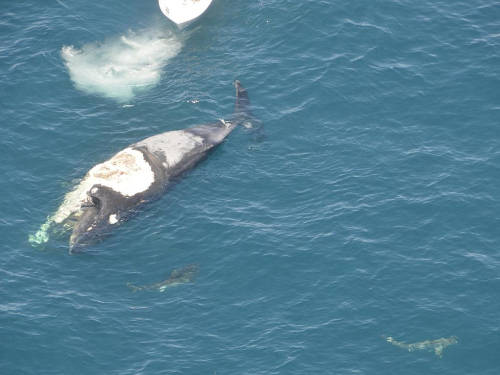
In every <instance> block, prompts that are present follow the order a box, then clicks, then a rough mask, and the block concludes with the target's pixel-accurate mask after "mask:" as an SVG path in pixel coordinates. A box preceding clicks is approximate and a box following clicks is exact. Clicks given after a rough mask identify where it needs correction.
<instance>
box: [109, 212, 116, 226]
mask: <svg viewBox="0 0 500 375" xmlns="http://www.w3.org/2000/svg"><path fill="white" fill-rule="evenodd" d="M108 221H109V223H110V224H111V225H113V224H116V223H118V215H117V214H112V215H109V218H108Z"/></svg>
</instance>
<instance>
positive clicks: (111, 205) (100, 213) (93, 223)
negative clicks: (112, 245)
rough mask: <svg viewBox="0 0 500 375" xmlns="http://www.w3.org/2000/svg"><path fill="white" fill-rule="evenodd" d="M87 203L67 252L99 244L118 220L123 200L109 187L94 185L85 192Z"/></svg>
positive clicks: (74, 229) (72, 252) (72, 234)
mask: <svg viewBox="0 0 500 375" xmlns="http://www.w3.org/2000/svg"><path fill="white" fill-rule="evenodd" d="M87 196H88V199H87V202H85V203H84V204H83V205H82V214H81V215H80V217H79V218H78V221H77V222H76V224H75V226H74V228H73V232H72V233H71V237H70V240H69V252H70V254H74V253H77V252H80V251H82V250H83V249H84V248H85V247H86V246H89V245H93V244H95V243H97V242H99V241H100V240H101V239H102V238H103V237H105V236H106V235H107V234H109V232H110V231H111V229H112V227H113V226H116V224H117V223H118V222H119V220H120V212H119V211H120V206H121V203H122V202H121V201H123V199H125V198H124V197H123V196H121V195H120V194H119V193H117V192H115V191H113V190H112V189H110V188H109V187H106V186H102V185H94V186H92V188H91V189H90V190H89V191H88V192H87Z"/></svg>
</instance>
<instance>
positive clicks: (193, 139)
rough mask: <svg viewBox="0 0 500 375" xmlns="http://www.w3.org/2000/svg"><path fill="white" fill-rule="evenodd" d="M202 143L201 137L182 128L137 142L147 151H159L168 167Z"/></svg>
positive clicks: (175, 163) (173, 165)
mask: <svg viewBox="0 0 500 375" xmlns="http://www.w3.org/2000/svg"><path fill="white" fill-rule="evenodd" d="M202 145H203V138H201V137H198V136H197V135H194V134H192V133H189V132H186V131H184V130H174V131H170V132H167V133H162V134H158V135H154V136H152V137H149V138H146V139H144V140H143V141H140V142H139V143H137V146H146V147H147V148H148V150H149V152H152V153H161V154H162V155H164V156H165V158H166V159H167V163H168V166H169V167H171V168H172V167H175V166H176V165H177V164H178V163H179V162H180V161H181V160H182V159H183V158H184V156H186V155H187V154H189V153H191V152H193V151H194V150H195V149H196V148H199V147H200V146H202Z"/></svg>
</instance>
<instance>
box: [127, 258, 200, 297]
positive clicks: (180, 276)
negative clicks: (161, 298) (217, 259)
mask: <svg viewBox="0 0 500 375" xmlns="http://www.w3.org/2000/svg"><path fill="white" fill-rule="evenodd" d="M198 270H199V268H198V265H196V264H190V265H188V266H186V267H183V268H179V269H175V270H173V271H172V273H171V274H170V276H169V278H168V279H166V280H164V281H160V282H159V283H155V284H151V285H142V286H137V285H134V284H132V283H127V286H128V287H129V288H130V289H131V290H132V292H137V291H141V290H158V291H160V292H164V291H165V290H166V289H167V288H172V287H174V286H178V285H182V284H187V283H192V282H194V279H195V277H196V275H197V274H198Z"/></svg>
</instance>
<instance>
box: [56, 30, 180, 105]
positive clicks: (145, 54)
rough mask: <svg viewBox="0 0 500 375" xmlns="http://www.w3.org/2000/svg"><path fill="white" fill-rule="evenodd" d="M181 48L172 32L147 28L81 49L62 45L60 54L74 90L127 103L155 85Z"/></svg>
mask: <svg viewBox="0 0 500 375" xmlns="http://www.w3.org/2000/svg"><path fill="white" fill-rule="evenodd" d="M181 48H182V41H181V40H180V38H179V37H178V36H176V35H175V34H173V33H172V32H169V31H164V30H155V29H150V30H143V31H141V32H133V31H129V32H128V33H127V34H126V35H122V36H119V37H115V38H111V39H108V40H106V41H104V42H102V43H90V44H86V45H84V46H83V47H82V48H81V49H78V48H76V47H73V46H64V47H63V48H62V50H61V55H62V58H63V59H64V63H65V65H66V67H67V68H68V72H69V75H70V77H71V80H72V81H73V82H74V83H75V86H76V87H77V88H78V89H80V90H82V91H84V92H87V93H89V94H97V95H102V96H105V97H107V98H111V99H114V100H116V101H118V102H127V101H130V100H131V99H132V98H133V97H134V96H135V95H136V94H137V93H139V92H141V91H144V90H146V89H148V88H151V87H152V86H154V85H156V84H157V83H158V82H159V81H160V78H161V74H162V72H163V68H164V67H165V65H167V63H168V61H169V60H170V59H171V58H172V57H174V56H176V55H177V54H178V53H179V52H180V50H181Z"/></svg>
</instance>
